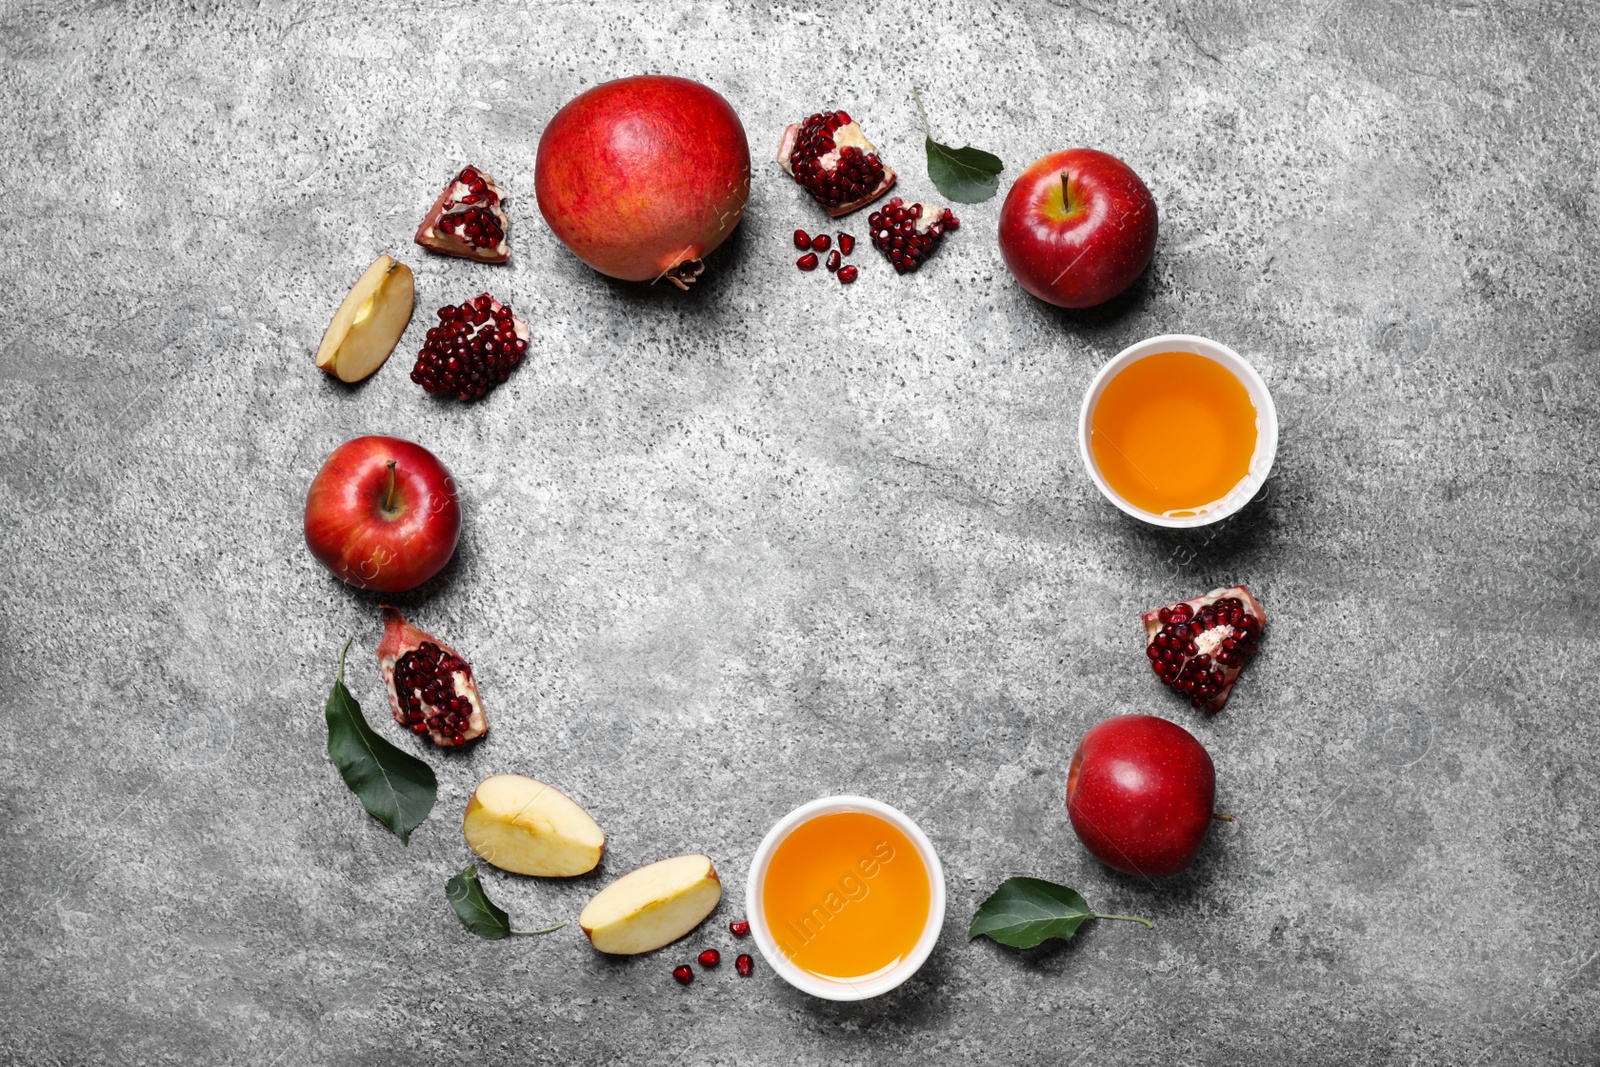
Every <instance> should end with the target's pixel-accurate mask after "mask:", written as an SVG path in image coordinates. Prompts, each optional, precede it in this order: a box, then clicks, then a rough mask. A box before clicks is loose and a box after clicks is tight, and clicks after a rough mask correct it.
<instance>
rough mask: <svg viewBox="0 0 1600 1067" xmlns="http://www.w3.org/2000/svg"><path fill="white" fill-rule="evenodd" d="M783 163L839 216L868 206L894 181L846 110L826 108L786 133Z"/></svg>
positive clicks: (780, 153) (781, 145) (781, 154)
mask: <svg viewBox="0 0 1600 1067" xmlns="http://www.w3.org/2000/svg"><path fill="white" fill-rule="evenodd" d="M778 165H779V166H781V167H782V168H783V169H784V170H786V171H788V172H789V173H790V175H792V176H793V177H794V180H795V181H797V182H799V183H800V184H801V185H802V186H804V187H805V190H806V192H808V193H810V194H811V198H812V199H813V200H815V201H816V202H817V203H819V204H821V205H822V206H823V207H824V208H825V209H827V212H828V214H830V215H832V216H834V217H835V218H837V217H838V216H840V215H848V214H850V212H852V211H855V210H856V209H857V208H862V207H866V206H867V205H868V204H870V203H872V202H873V201H874V200H876V199H878V197H880V196H882V195H883V194H884V193H887V192H888V191H889V189H890V188H891V187H892V186H893V185H894V177H895V175H894V171H892V170H890V169H889V168H888V167H886V166H884V165H883V161H882V160H880V159H879V158H878V146H877V145H875V144H873V143H872V142H871V141H869V140H867V135H866V134H864V133H862V132H861V127H860V126H859V125H857V124H856V123H855V122H854V121H852V120H851V118H850V116H849V115H847V114H845V113H844V112H843V111H823V112H820V113H819V114H816V115H812V116H811V117H810V118H808V119H806V120H805V121H804V122H796V123H793V124H791V125H790V126H789V127H788V128H787V129H785V130H784V131H783V140H782V142H780V143H779V145H778Z"/></svg>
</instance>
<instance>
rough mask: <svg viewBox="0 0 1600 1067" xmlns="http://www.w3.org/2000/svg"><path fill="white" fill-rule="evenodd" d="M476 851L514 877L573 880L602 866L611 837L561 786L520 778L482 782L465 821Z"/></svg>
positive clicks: (464, 829) (503, 777) (500, 777)
mask: <svg viewBox="0 0 1600 1067" xmlns="http://www.w3.org/2000/svg"><path fill="white" fill-rule="evenodd" d="M461 832H462V833H464V834H466V836H467V844H468V845H471V846H472V851H474V852H476V853H477V854H478V855H480V856H482V857H483V858H484V859H486V860H488V861H489V862H490V863H492V864H494V865H495V866H496V867H499V868H500V869H501V870H503V871H511V872H512V873H513V874H536V875H541V876H544V877H547V878H571V877H572V876H573V875H576V874H587V873H588V872H590V871H592V870H594V868H595V865H596V864H597V863H599V862H600V854H601V853H602V852H604V851H605V847H606V835H605V834H604V833H602V832H601V831H600V825H599V824H598V823H596V822H595V821H594V820H593V819H592V818H590V817H589V813H588V812H586V811H584V810H583V809H582V808H580V807H579V806H578V804H577V802H576V801H574V800H573V799H572V798H571V797H569V796H567V794H565V793H563V792H562V791H561V790H559V789H557V788H555V786H550V785H545V784H544V783H543V782H539V781H535V780H534V779H532V778H525V777H523V776H522V775H520V774H497V775H494V776H493V777H491V778H485V779H484V780H483V781H482V782H479V783H478V788H477V790H476V791H475V792H474V793H473V794H472V799H471V800H469V801H467V814H466V817H465V818H464V819H462V821H461Z"/></svg>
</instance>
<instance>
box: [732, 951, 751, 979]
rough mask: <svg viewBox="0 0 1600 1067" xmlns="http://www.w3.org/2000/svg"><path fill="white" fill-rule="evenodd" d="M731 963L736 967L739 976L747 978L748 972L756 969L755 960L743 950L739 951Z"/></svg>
mask: <svg viewBox="0 0 1600 1067" xmlns="http://www.w3.org/2000/svg"><path fill="white" fill-rule="evenodd" d="M733 965H734V967H736V968H738V971H739V977H740V978H749V977H750V972H751V971H753V970H755V969H756V961H755V960H753V959H751V958H750V956H749V955H748V954H747V953H744V952H741V953H739V958H738V959H736V960H734V961H733Z"/></svg>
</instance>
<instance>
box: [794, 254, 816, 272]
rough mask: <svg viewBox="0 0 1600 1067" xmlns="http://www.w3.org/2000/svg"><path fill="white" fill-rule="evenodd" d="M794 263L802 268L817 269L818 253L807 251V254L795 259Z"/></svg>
mask: <svg viewBox="0 0 1600 1067" xmlns="http://www.w3.org/2000/svg"><path fill="white" fill-rule="evenodd" d="M794 265H795V266H797V267H799V268H800V269H801V270H816V269H817V254H816V253H815V252H807V253H806V254H805V255H803V256H801V257H800V258H799V259H797V260H795V261H794Z"/></svg>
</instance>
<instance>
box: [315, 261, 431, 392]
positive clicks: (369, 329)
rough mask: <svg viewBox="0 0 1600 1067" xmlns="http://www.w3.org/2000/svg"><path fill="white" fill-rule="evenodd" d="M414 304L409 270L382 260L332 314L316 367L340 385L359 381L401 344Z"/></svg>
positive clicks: (414, 285)
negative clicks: (336, 379) (338, 381)
mask: <svg viewBox="0 0 1600 1067" xmlns="http://www.w3.org/2000/svg"><path fill="white" fill-rule="evenodd" d="M415 303H416V284H415V282H413V281H412V278H411V268H410V267H408V266H406V265H405V264H404V263H397V262H396V261H394V260H393V259H390V258H389V257H388V256H379V257H378V258H377V259H375V260H373V261H372V266H370V267H368V268H367V269H366V272H365V273H364V274H362V275H361V277H359V278H357V279H356V284H355V285H353V286H351V287H350V292H348V293H346V294H345V298H344V303H342V304H340V305H339V310H338V311H336V312H334V313H333V321H332V322H330V323H329V324H328V332H327V333H325V334H323V335H322V344H320V345H318V346H317V366H319V367H321V368H322V369H323V370H325V371H327V372H328V373H329V374H331V375H333V376H334V377H335V378H338V379H339V380H340V381H341V382H359V381H360V380H361V379H363V378H365V377H366V376H367V375H369V374H371V373H372V372H373V371H375V370H377V369H378V368H379V367H381V366H383V361H384V360H386V359H388V358H389V353H390V352H393V351H394V347H395V345H397V344H399V343H400V335H401V334H403V333H405V332H406V323H408V322H410V321H411V308H412V305H413V304H415Z"/></svg>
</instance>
